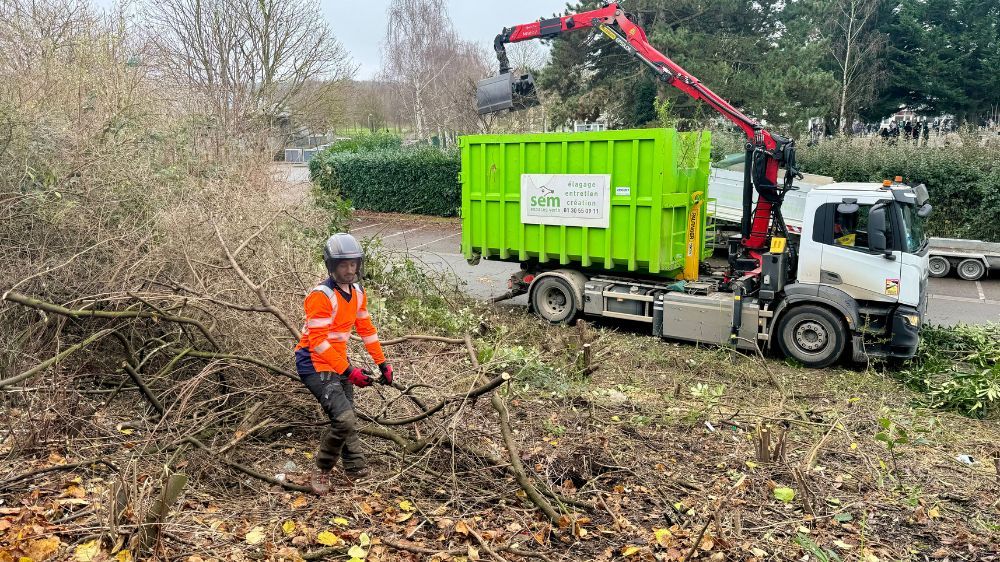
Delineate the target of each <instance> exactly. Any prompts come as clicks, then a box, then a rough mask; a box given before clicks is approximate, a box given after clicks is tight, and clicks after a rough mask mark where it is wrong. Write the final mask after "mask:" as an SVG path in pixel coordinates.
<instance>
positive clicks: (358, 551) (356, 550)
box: [347, 545, 368, 560]
mask: <svg viewBox="0 0 1000 562" xmlns="http://www.w3.org/2000/svg"><path fill="white" fill-rule="evenodd" d="M347 555H348V556H350V557H351V558H360V559H362V560H364V558H365V556H367V555H368V551H366V550H365V549H363V548H361V547H360V546H358V545H354V546H352V547H351V548H350V549H349V550H348V551H347Z"/></svg>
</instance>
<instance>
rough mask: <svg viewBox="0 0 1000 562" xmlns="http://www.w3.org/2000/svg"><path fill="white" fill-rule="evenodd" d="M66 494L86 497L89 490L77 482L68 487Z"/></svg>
mask: <svg viewBox="0 0 1000 562" xmlns="http://www.w3.org/2000/svg"><path fill="white" fill-rule="evenodd" d="M66 495H67V496H73V497H74V498H84V497H86V496H87V491H86V490H84V489H83V488H81V487H79V486H77V485H76V484H71V485H69V486H68V487H67V488H66Z"/></svg>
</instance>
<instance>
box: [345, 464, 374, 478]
mask: <svg viewBox="0 0 1000 562" xmlns="http://www.w3.org/2000/svg"><path fill="white" fill-rule="evenodd" d="M371 473H372V471H371V469H369V468H368V467H367V466H359V467H357V468H345V469H344V474H346V475H347V477H348V478H350V479H351V480H360V479H362V478H367V477H368V476H370V475H371Z"/></svg>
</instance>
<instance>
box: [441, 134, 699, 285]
mask: <svg viewBox="0 0 1000 562" xmlns="http://www.w3.org/2000/svg"><path fill="white" fill-rule="evenodd" d="M459 146H460V147H461V151H462V172H461V181H462V253H463V254H464V255H465V257H466V259H470V260H471V259H474V258H475V257H476V256H477V255H481V256H482V257H485V258H487V259H495V260H505V261H517V262H530V261H537V262H538V263H539V264H543V266H544V264H548V265H550V266H553V267H557V266H575V267H579V268H581V269H584V270H596V271H609V272H635V273H637V274H640V275H652V276H662V277H678V276H680V274H681V273H682V270H683V268H684V264H685V256H687V255H688V253H689V252H688V248H687V247H686V246H687V241H688V239H689V235H691V234H694V233H689V232H688V226H689V225H695V224H696V228H697V231H698V236H697V238H692V240H697V242H696V243H694V244H693V245H692V248H694V252H695V253H696V256H695V258H696V259H701V258H703V257H707V256H708V251H707V248H708V244H707V240H708V238H709V237H708V236H706V235H705V234H706V233H705V228H706V222H707V218H706V217H707V210H708V205H707V204H706V203H704V202H705V201H707V199H706V197H707V193H708V175H709V163H710V161H711V160H710V150H711V135H710V133H708V132H707V131H706V132H694V133H678V132H677V131H676V130H674V129H634V130H625V131H598V132H585V133H539V134H518V135H471V136H466V137H462V138H460V139H459ZM696 194H698V195H699V196H700V200H701V201H702V203H698V204H695V200H696V199H698V198H697V197H695V195H696ZM688 261H689V262H690V260H688ZM556 264H558V265H556Z"/></svg>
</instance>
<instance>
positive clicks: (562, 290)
mask: <svg viewBox="0 0 1000 562" xmlns="http://www.w3.org/2000/svg"><path fill="white" fill-rule="evenodd" d="M531 305H532V306H533V307H534V308H535V312H536V313H537V314H538V315H539V316H541V317H542V318H544V319H545V320H548V321H549V322H551V323H553V324H568V323H569V322H570V321H571V320H573V319H574V318H576V314H577V308H576V297H574V296H573V288H572V287H570V285H569V283H567V282H566V281H565V280H564V279H561V278H559V277H555V276H552V277H542V278H541V279H539V280H538V281H536V282H535V286H534V287H533V288H532V291H531Z"/></svg>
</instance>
